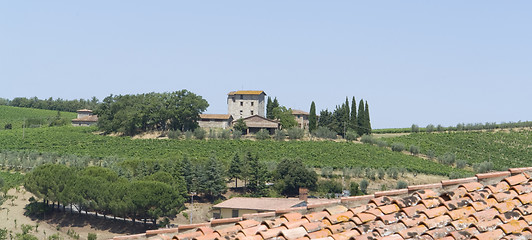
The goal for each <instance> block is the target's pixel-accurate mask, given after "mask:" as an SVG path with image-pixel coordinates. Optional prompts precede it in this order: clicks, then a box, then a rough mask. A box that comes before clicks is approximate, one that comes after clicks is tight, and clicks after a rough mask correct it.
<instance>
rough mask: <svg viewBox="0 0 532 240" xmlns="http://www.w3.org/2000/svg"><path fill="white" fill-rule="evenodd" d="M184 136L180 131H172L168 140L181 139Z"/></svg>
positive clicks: (169, 132)
mask: <svg viewBox="0 0 532 240" xmlns="http://www.w3.org/2000/svg"><path fill="white" fill-rule="evenodd" d="M181 135H183V133H182V132H181V131H180V130H170V131H168V138H170V139H179V138H180V137H181Z"/></svg>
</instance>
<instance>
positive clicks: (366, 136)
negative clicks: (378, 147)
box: [360, 135, 376, 144]
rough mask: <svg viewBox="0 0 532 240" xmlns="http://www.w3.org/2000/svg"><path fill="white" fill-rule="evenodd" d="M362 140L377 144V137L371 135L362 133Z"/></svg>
mask: <svg viewBox="0 0 532 240" xmlns="http://www.w3.org/2000/svg"><path fill="white" fill-rule="evenodd" d="M360 141H361V142H362V143H365V144H375V142H376V139H375V138H374V137H373V136H371V135H362V137H360Z"/></svg>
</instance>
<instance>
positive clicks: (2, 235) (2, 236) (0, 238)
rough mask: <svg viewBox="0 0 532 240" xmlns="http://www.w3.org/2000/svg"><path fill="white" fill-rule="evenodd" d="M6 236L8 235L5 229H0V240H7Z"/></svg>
mask: <svg viewBox="0 0 532 240" xmlns="http://www.w3.org/2000/svg"><path fill="white" fill-rule="evenodd" d="M8 236H9V235H8V232H7V229H5V228H0V240H7V237H8Z"/></svg>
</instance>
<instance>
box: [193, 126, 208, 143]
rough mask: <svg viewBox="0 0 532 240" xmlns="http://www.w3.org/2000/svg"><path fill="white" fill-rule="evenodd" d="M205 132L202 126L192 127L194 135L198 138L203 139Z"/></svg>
mask: <svg viewBox="0 0 532 240" xmlns="http://www.w3.org/2000/svg"><path fill="white" fill-rule="evenodd" d="M206 133H207V132H206V131H205V129H203V128H196V129H194V137H195V138H196V139H198V140H203V139H205V134H206Z"/></svg>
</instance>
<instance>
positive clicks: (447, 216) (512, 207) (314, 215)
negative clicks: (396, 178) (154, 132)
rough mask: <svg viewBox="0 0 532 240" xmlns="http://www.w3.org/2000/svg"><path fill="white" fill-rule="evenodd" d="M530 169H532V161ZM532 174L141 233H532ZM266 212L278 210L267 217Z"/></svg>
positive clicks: (184, 239)
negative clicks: (214, 228) (214, 227)
mask: <svg viewBox="0 0 532 240" xmlns="http://www.w3.org/2000/svg"><path fill="white" fill-rule="evenodd" d="M526 170H527V172H532V168H526ZM510 173H511V174H514V175H510ZM479 179H482V181H478V180H479ZM529 180H530V175H528V174H527V173H525V172H524V170H515V171H513V170H512V171H504V172H497V173H490V174H478V175H477V176H476V177H473V178H465V179H457V180H449V181H442V182H441V185H438V186H436V188H435V189H426V188H422V189H421V190H419V189H417V191H416V192H412V193H411V194H410V195H408V196H402V197H401V196H396V195H393V194H395V193H399V192H401V193H404V192H405V190H400V191H386V192H380V193H378V194H376V195H374V196H373V197H372V198H371V199H369V197H370V196H363V197H362V198H353V197H349V198H342V199H341V200H339V199H335V200H326V201H322V202H320V203H318V204H314V205H310V206H307V207H299V208H297V209H293V210H292V209H283V211H276V212H273V211H271V212H266V213H259V214H246V215H244V217H243V218H242V219H246V220H244V221H242V219H241V218H234V219H222V220H212V221H211V223H204V224H193V225H183V226H179V227H178V231H179V232H182V231H187V230H188V231H189V232H184V233H179V234H178V233H176V232H175V229H173V230H171V229H168V230H164V229H161V230H154V231H152V230H150V231H148V232H147V233H148V234H142V235H138V236H135V238H138V239H146V238H149V239H151V240H155V239H161V240H168V239H169V236H172V235H173V239H175V240H192V239H198V240H234V239H238V240H316V239H319V240H358V239H365V240H369V239H371V240H382V239H385V240H406V239H417V240H433V239H445V240H455V239H472V238H476V239H532V228H531V227H530V225H532V184H531V183H530V182H529ZM442 187H443V188H442ZM411 189H416V188H411ZM444 190H445V192H444ZM408 191H413V190H408ZM361 199H363V200H361ZM366 201H367V203H366ZM331 204H333V205H331ZM346 206H349V208H348V207H346ZM294 210H295V211H294ZM287 211H289V212H287ZM281 214H283V215H281ZM262 217H274V218H273V219H270V220H263V221H262V222H259V221H261V220H262V219H261V220H259V219H260V218H262ZM252 219H254V220H252ZM220 224H227V225H223V226H219V225H220ZM212 226H216V230H213V228H211V227H212ZM196 228H197V229H196ZM165 233H168V234H165ZM116 239H120V240H122V239H125V238H121V237H117V238H116Z"/></svg>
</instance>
